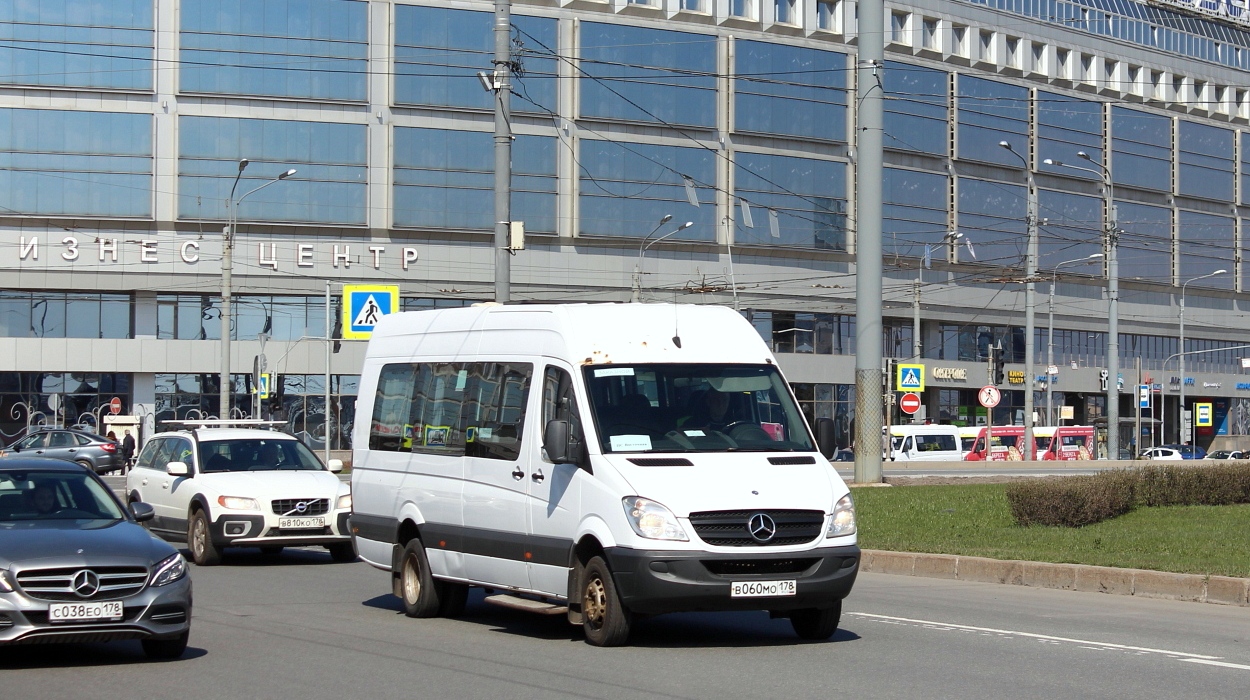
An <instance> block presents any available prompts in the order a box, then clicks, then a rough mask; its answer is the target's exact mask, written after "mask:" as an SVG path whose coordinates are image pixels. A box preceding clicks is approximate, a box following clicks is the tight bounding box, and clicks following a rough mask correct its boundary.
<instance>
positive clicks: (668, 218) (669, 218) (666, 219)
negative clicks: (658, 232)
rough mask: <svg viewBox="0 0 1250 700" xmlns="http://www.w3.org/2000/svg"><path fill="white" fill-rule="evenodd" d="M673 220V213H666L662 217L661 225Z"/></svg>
mask: <svg viewBox="0 0 1250 700" xmlns="http://www.w3.org/2000/svg"><path fill="white" fill-rule="evenodd" d="M672 220H673V215H672V214H665V215H664V216H661V217H660V225H661V226H663V225H664V224H667V223H668V222H670V221H672Z"/></svg>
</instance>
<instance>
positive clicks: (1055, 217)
mask: <svg viewBox="0 0 1250 700" xmlns="http://www.w3.org/2000/svg"><path fill="white" fill-rule="evenodd" d="M1037 204H1038V216H1039V217H1041V218H1042V219H1045V220H1046V225H1044V226H1040V227H1039V228H1038V237H1037V238H1038V269H1039V270H1048V269H1053V267H1054V265H1055V264H1056V263H1059V262H1063V261H1065V260H1072V259H1075V258H1081V257H1088V256H1090V255H1093V254H1095V253H1101V252H1102V249H1103V246H1102V240H1103V228H1104V227H1103V211H1102V198H1101V197H1088V196H1085V195H1079V194H1072V193H1070V192H1055V191H1053V190H1039V191H1038V196H1037ZM1094 267H1095V266H1093V265H1090V266H1087V267H1086V268H1079V269H1076V270H1075V272H1077V273H1081V274H1089V273H1091V271H1092V270H1093V269H1094ZM1064 269H1065V271H1066V272H1073V270H1069V269H1067V267H1065V268H1064ZM1121 271H1122V272H1123V271H1124V267H1123V266H1121Z"/></svg>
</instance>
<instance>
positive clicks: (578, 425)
mask: <svg viewBox="0 0 1250 700" xmlns="http://www.w3.org/2000/svg"><path fill="white" fill-rule="evenodd" d="M542 418H543V420H542V426H541V427H543V428H544V429H545V428H546V425H547V423H549V422H551V421H553V420H562V421H568V424H569V437H570V442H576V443H577V444H579V445H582V444H585V439H584V438H583V437H582V416H581V412H580V411H578V409H577V395H576V394H575V393H574V391H573V379H572V377H570V376H569V373H568V372H565V371H564V370H563V369H561V368H559V367H552V366H548V367H547V371H546V372H545V373H544V377H543V414H542Z"/></svg>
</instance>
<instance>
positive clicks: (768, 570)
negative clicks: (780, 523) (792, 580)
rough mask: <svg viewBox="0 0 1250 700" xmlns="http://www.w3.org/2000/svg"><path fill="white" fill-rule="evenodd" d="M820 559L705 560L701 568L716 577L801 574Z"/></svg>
mask: <svg viewBox="0 0 1250 700" xmlns="http://www.w3.org/2000/svg"><path fill="white" fill-rule="evenodd" d="M819 561H820V559H812V558H808V559H707V560H704V561H703V568H705V569H707V570H708V572H709V573H712V574H715V575H717V576H752V575H756V576H775V575H777V574H801V573H803V572H804V571H807V570H808V569H810V568H812V566H814V565H815V564H816V563H817V562H819Z"/></svg>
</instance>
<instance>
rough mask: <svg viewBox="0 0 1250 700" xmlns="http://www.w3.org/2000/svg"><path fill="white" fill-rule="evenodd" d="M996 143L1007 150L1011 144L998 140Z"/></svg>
mask: <svg viewBox="0 0 1250 700" xmlns="http://www.w3.org/2000/svg"><path fill="white" fill-rule="evenodd" d="M998 145H999V146H1002V147H1003V148H1005V149H1007V150H1009V151H1010V150H1011V144H1009V143H1007V142H1006V141H999V142H998Z"/></svg>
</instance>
